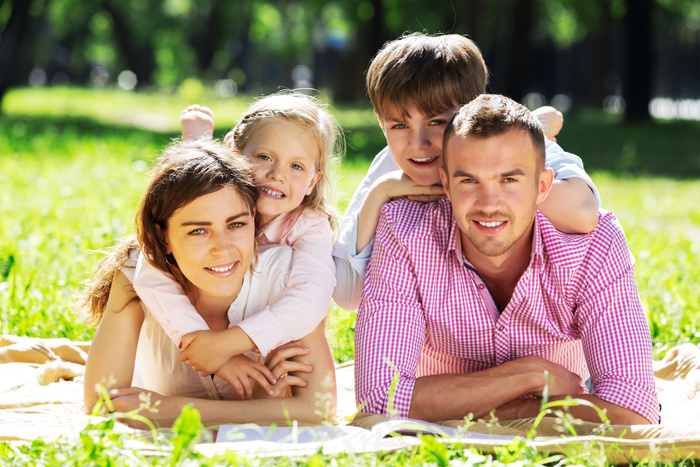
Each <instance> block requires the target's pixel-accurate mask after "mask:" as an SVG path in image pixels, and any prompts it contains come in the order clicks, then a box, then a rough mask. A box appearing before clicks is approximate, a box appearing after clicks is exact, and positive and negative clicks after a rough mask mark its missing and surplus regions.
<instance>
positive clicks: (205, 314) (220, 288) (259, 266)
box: [80, 141, 336, 424]
mask: <svg viewBox="0 0 700 467" xmlns="http://www.w3.org/2000/svg"><path fill="white" fill-rule="evenodd" d="M257 196H258V192H257V188H256V187H255V183H254V180H253V177H252V172H251V170H250V168H249V167H248V165H247V163H246V162H245V161H244V160H243V159H242V158H240V157H238V156H235V155H231V153H230V150H228V149H226V148H224V147H223V146H222V145H220V144H219V143H216V142H202V141H197V142H187V143H177V144H174V145H171V146H170V147H168V148H167V149H166V150H165V151H164V153H163V154H162V156H161V158H160V159H159V161H158V163H157V165H156V167H155V168H154V170H153V173H152V175H151V179H150V181H149V183H148V186H147V189H146V193H145V195H144V197H143V198H142V200H141V203H140V206H139V209H138V212H137V216H136V236H137V238H138V244H137V243H136V240H135V239H130V240H127V241H125V242H124V243H122V245H120V246H119V247H117V249H116V250H115V251H114V252H112V253H111V254H110V255H109V256H108V257H107V258H105V259H104V260H103V261H102V262H101V263H100V265H99V266H98V268H97V270H96V271H95V273H93V276H92V278H91V281H90V284H89V286H88V290H87V292H86V294H85V295H84V296H83V298H82V301H81V303H80V308H81V309H82V310H84V311H86V312H87V313H88V316H89V317H90V319H91V321H92V322H93V323H98V327H97V331H96V333H95V337H94V339H93V342H92V346H91V348H90V353H89V355H88V362H87V368H86V372H85V389H84V399H85V406H86V408H90V407H91V406H93V405H94V404H95V402H97V400H98V394H97V392H96V389H95V385H96V384H98V383H102V384H104V385H107V384H108V383H109V387H110V388H116V389H113V390H112V391H111V392H110V397H111V399H112V403H113V404H114V409H115V410H116V411H120V412H125V411H129V410H132V409H136V408H138V407H139V406H140V404H141V400H140V398H139V394H140V393H143V392H147V393H150V401H151V403H155V402H156V401H159V404H158V410H157V412H153V413H151V412H145V413H144V414H143V415H145V416H147V417H148V418H150V419H152V420H155V421H158V422H159V423H161V424H170V423H172V422H173V421H174V420H175V418H177V416H178V415H179V414H180V411H181V409H182V407H183V406H184V405H186V404H191V405H192V406H193V407H194V408H196V409H197V410H199V412H200V414H201V417H202V422H204V423H210V424H217V423H219V424H220V423H245V422H270V421H277V422H279V421H284V420H287V419H294V420H299V421H301V422H304V423H312V424H314V423H319V422H320V421H321V420H323V419H324V418H333V417H334V416H335V400H336V392H335V377H334V373H333V359H332V357H331V353H330V349H329V348H328V344H327V342H326V339H325V336H324V334H323V329H322V325H321V326H319V327H318V328H317V329H316V330H314V331H313V332H312V333H311V334H309V335H308V336H306V337H305V338H303V339H302V340H301V341H300V342H295V343H291V344H287V345H285V346H282V347H280V348H278V349H277V350H275V351H274V352H272V353H271V354H270V355H269V356H268V359H267V361H266V362H265V364H263V363H261V362H258V361H257V360H259V358H256V356H255V355H250V354H249V355H248V356H245V355H240V356H238V358H237V359H236V357H235V358H234V359H232V360H230V361H229V362H227V364H226V365H225V366H224V368H222V369H221V370H220V372H217V374H216V375H212V376H200V374H199V373H198V372H197V371H195V370H194V369H192V368H191V367H190V366H189V365H188V364H187V363H186V362H181V361H180V360H179V358H178V357H179V354H180V351H179V349H178V348H177V347H175V345H174V344H173V343H172V341H171V340H170V338H169V337H168V336H167V335H166V334H165V332H164V331H163V327H162V326H161V324H160V323H158V322H156V321H155V319H154V317H153V316H152V315H151V314H150V313H149V311H148V310H147V309H144V307H142V305H141V303H140V302H139V300H138V296H137V295H136V294H135V292H134V291H133V288H132V287H131V283H130V277H131V276H133V267H134V265H135V264H136V261H135V259H136V256H137V253H138V252H137V250H136V248H140V249H141V250H142V251H143V252H144V253H145V255H146V256H147V257H148V258H149V260H150V261H151V263H152V264H153V265H155V266H156V267H158V268H160V269H162V270H163V271H165V272H167V273H169V274H172V275H173V276H174V277H175V279H176V280H177V281H178V282H180V284H181V285H182V287H183V288H184V289H185V290H186V291H187V294H188V296H189V297H190V300H191V301H192V303H193V305H194V307H195V309H196V310H197V312H198V313H199V314H200V316H201V317H202V318H203V319H204V320H205V321H206V323H207V325H208V326H209V328H210V329H212V330H223V329H226V328H228V327H230V326H233V325H235V324H236V323H237V322H239V321H241V320H242V319H245V317H246V316H250V315H251V314H254V313H255V312H257V311H259V310H261V309H263V308H264V307H265V306H266V305H268V304H269V303H271V302H273V301H274V300H275V299H276V298H277V296H278V295H279V294H280V293H281V291H282V290H283V289H284V287H285V281H286V276H287V273H288V271H289V264H290V261H291V250H290V249H289V248H288V247H274V248H270V249H267V250H265V251H264V252H260V253H259V254H256V244H255V203H256V200H257ZM173 318H174V319H177V318H178V316H173ZM249 357H252V358H249ZM227 381H232V382H233V383H234V384H233V385H232V384H229V383H228V382H227ZM253 382H255V383H257V391H255V394H253V390H252V386H253V384H252V383H253ZM139 385H141V386H143V388H141V387H139ZM287 388H290V389H291V397H275V398H269V397H266V396H269V395H272V396H279V395H280V394H281V393H283V392H284V391H285V390H288V389H287ZM265 393H267V394H265ZM241 396H243V398H245V399H246V400H240V399H241ZM319 398H320V399H322V402H323V403H324V404H325V405H326V407H327V410H326V412H327V413H320V412H323V411H320V412H319V407H318V401H319ZM235 399H238V400H235Z"/></svg>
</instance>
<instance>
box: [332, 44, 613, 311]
mask: <svg viewBox="0 0 700 467" xmlns="http://www.w3.org/2000/svg"><path fill="white" fill-rule="evenodd" d="M487 81H488V70H487V68H486V64H485V63H484V59H483V57H482V56H481V52H480V51H479V49H478V47H477V46H476V44H475V43H474V42H473V41H471V40H469V39H467V38H465V37H462V36H460V35H456V34H450V35H438V36H428V35H425V34H421V33H414V34H410V35H407V36H404V37H401V38H399V39H397V40H395V41H392V42H389V43H387V44H385V45H384V47H382V49H381V50H380V51H379V52H378V53H377V55H376V56H375V57H374V58H373V59H372V62H371V63H370V66H369V69H368V71H367V78H366V84H367V93H368V94H369V98H370V100H371V101H372V106H373V107H374V111H375V113H376V115H377V119H378V120H379V125H380V127H381V128H382V131H383V133H384V135H385V137H386V140H387V147H386V148H384V149H383V150H382V151H381V152H380V153H379V154H377V156H376V157H375V158H374V161H372V164H371V165H370V168H369V170H368V172H367V175H366V176H365V178H364V180H363V181H362V182H361V183H360V185H359V187H358V188H357V190H356V191H355V194H354V195H353V197H352V200H351V201H350V204H349V206H348V209H347V211H346V213H345V218H344V219H343V223H342V225H341V228H340V235H339V237H338V240H337V241H336V243H335V246H334V249H333V256H334V259H335V264H336V278H337V286H336V288H335V292H334V294H333V299H334V300H335V302H336V303H337V304H338V305H339V306H340V307H342V308H344V309H346V310H357V308H358V306H359V303H360V297H361V294H362V287H363V284H364V274H365V270H366V269H367V263H368V262H369V258H370V256H371V254H372V246H373V240H374V234H375V230H376V227H377V222H378V220H379V210H380V208H381V206H382V205H383V204H384V203H386V202H388V201H391V200H392V199H396V198H406V197H407V198H409V199H414V200H418V201H434V200H437V199H439V198H441V197H442V196H443V194H444V191H443V189H442V187H441V186H440V176H439V167H440V164H441V159H442V138H443V133H444V130H445V127H446V126H447V123H448V122H449V121H450V119H451V118H452V116H453V115H454V114H455V113H456V112H457V110H458V109H459V108H460V107H461V106H462V105H464V104H466V103H467V102H470V101H471V100H472V99H474V98H475V97H477V96H478V95H480V94H483V93H484V92H485V90H486V84H487ZM560 125H561V124H560V123H559V124H558V126H559V127H560ZM556 131H558V129H557V130H556ZM556 131H555V133H556ZM546 150H547V165H548V166H549V167H551V168H552V169H553V171H554V174H555V182H554V184H553V186H552V190H551V191H550V195H549V197H548V198H547V200H546V201H545V202H544V203H542V204H541V205H540V206H539V209H540V210H541V211H542V213H543V214H544V215H545V216H546V217H547V218H548V219H549V220H550V221H551V222H552V224H554V226H555V227H556V228H557V229H558V230H560V231H562V232H566V233H587V232H590V231H591V230H593V229H594V228H595V226H596V224H597V219H598V208H599V206H600V196H599V194H598V190H597V189H596V187H595V185H594V184H593V182H592V181H591V179H590V177H589V176H588V174H586V172H585V171H584V170H583V163H582V162H581V159H580V158H579V157H577V156H575V155H573V154H569V153H566V152H564V151H563V150H562V149H561V147H559V146H558V145H557V144H555V143H553V142H551V141H547V145H546Z"/></svg>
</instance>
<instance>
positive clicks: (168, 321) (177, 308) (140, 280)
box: [132, 253, 209, 346]
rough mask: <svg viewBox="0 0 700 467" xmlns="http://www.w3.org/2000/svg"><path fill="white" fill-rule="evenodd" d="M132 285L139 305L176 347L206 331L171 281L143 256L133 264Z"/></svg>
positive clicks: (174, 281)
mask: <svg viewBox="0 0 700 467" xmlns="http://www.w3.org/2000/svg"><path fill="white" fill-rule="evenodd" d="M132 283H133V286H134V290H135V291H136V293H137V294H138V296H139V298H140V299H141V301H142V302H143V304H144V305H146V308H148V311H149V312H150V313H151V314H152V315H153V317H154V318H155V320H156V321H157V322H158V323H160V325H161V326H163V329H164V330H165V333H166V334H167V335H168V337H170V339H172V341H173V342H174V343H175V345H176V346H179V345H180V340H181V339H182V336H183V335H185V334H187V333H189V332H194V331H202V330H207V329H209V326H207V323H206V321H204V318H202V317H201V315H200V314H199V313H197V310H195V309H194V306H193V305H192V302H190V299H189V298H188V297H187V295H185V291H184V290H183V289H182V287H181V286H180V284H179V283H178V282H177V281H176V280H175V278H174V277H173V276H172V275H171V274H168V273H166V272H165V271H161V270H160V269H158V268H157V267H155V266H153V265H152V264H151V263H149V262H148V261H147V260H146V258H145V257H144V255H143V253H140V254H139V258H138V260H137V262H136V268H135V269H134V277H133V280H132Z"/></svg>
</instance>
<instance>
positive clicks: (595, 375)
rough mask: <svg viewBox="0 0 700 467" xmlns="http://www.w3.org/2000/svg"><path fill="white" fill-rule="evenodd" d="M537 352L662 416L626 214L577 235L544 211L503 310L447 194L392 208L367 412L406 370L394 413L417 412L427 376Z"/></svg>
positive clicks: (370, 279) (365, 330) (382, 254)
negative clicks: (418, 386)
mask: <svg viewBox="0 0 700 467" xmlns="http://www.w3.org/2000/svg"><path fill="white" fill-rule="evenodd" d="M527 355H538V356H541V357H543V358H545V359H547V360H549V361H552V362H555V363H558V364H560V365H563V366H564V367H566V368H568V369H569V370H570V371H572V372H574V373H576V374H578V375H579V376H580V377H581V379H582V380H583V381H586V380H587V379H588V378H589V376H590V378H591V380H592V382H593V387H594V394H595V395H596V396H597V397H599V398H601V399H603V400H606V401H608V402H612V403H614V404H617V405H619V406H621V407H624V408H627V409H629V410H632V411H634V412H636V413H638V414H640V415H642V416H643V417H644V418H646V419H647V420H649V421H650V422H651V423H658V421H659V404H658V402H657V397H656V388H655V385H654V377H653V373H652V352H651V338H650V334H649V327H648V325H647V321H646V317H645V315H644V311H643V310H642V304H641V301H640V299H639V294H638V292H637V286H636V283H635V281H634V258H633V257H632V254H631V253H630V252H629V249H628V247H627V242H626V240H625V235H624V232H623V230H622V227H621V226H620V224H619V222H618V221H617V219H616V218H615V216H614V215H613V214H612V213H610V212H603V211H601V214H600V216H599V221H598V227H597V228H596V229H595V230H594V231H593V232H591V233H590V234H587V235H566V234H563V233H561V232H559V231H557V230H556V229H555V228H554V227H553V226H552V224H551V223H550V222H549V221H548V220H547V219H546V218H545V217H544V216H543V215H542V214H541V213H540V212H539V211H537V214H536V219H535V224H534V233H533V242H532V255H531V258H530V264H529V265H528V267H527V269H526V270H525V272H524V273H523V275H522V277H521V278H520V280H519V281H518V284H517V286H516V288H515V291H514V292H513V296H512V298H511V300H510V302H509V303H508V305H507V306H506V307H505V309H504V310H503V311H502V313H499V310H498V306H497V305H496V303H495V301H494V299H493V297H492V296H491V293H490V292H489V288H488V285H487V284H486V283H485V282H484V281H483V280H482V279H481V277H480V276H479V274H478V273H477V272H476V270H474V268H473V267H472V266H471V265H470V264H469V263H468V262H467V261H466V260H465V259H464V257H463V255H462V250H461V238H460V230H459V227H458V226H457V224H456V223H455V221H454V217H453V215H452V208H451V204H450V202H449V201H448V200H447V198H446V197H445V198H443V199H442V200H441V201H439V202H437V203H428V204H424V203H418V202H412V201H408V200H400V201H395V202H392V203H388V204H385V205H384V207H383V208H382V214H381V217H380V221H379V226H378V227H377V234H376V239H375V245H374V251H373V253H372V259H371V261H370V264H369V267H368V269H367V277H366V281H365V287H364V291H363V297H362V302H361V304H360V309H359V312H358V318H357V327H356V341H355V356H356V372H355V390H356V398H357V403H358V405H360V404H364V405H362V406H361V410H362V411H363V412H370V413H380V414H386V413H387V408H388V401H389V397H390V395H389V394H390V388H391V386H392V381H393V380H394V378H395V376H396V375H398V381H396V388H395V390H394V391H393V398H392V412H394V414H395V415H398V416H402V417H407V416H408V411H409V407H410V405H411V395H412V393H413V386H414V383H415V380H416V378H418V377H421V376H426V375H434V374H462V373H469V372H474V371H480V370H484V369H487V368H490V367H493V366H496V365H500V364H502V363H504V362H507V361H509V360H514V359H516V358H519V357H524V356H527ZM441 397H449V395H443V396H441ZM464 415H467V414H464Z"/></svg>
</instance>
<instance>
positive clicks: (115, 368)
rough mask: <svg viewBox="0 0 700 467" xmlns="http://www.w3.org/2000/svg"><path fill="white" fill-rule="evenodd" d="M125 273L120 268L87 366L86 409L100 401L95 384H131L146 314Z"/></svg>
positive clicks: (84, 391)
mask: <svg viewBox="0 0 700 467" xmlns="http://www.w3.org/2000/svg"><path fill="white" fill-rule="evenodd" d="M134 298H136V294H135V293H134V290H133V289H132V287H131V284H130V283H129V281H128V279H127V278H126V276H125V275H124V274H123V273H122V272H121V271H119V272H118V273H117V275H116V277H115V279H114V282H113V283H112V288H111V291H110V294H109V300H108V302H107V307H106V309H105V312H104V314H103V316H102V320H101V321H100V324H99V325H98V326H97V331H96V332H95V337H94V338H93V340H92V345H91V346H90V351H89V353H88V359H87V363H86V368H85V380H84V389H83V397H84V402H85V409H86V410H87V411H89V410H90V408H91V407H92V406H93V405H94V404H95V403H96V402H97V401H98V399H99V395H98V393H97V392H96V391H95V385H96V384H98V383H99V384H102V385H103V386H105V387H106V388H107V389H110V388H123V387H129V386H131V381H132V379H133V376H134V362H135V361H136V348H137V346H138V342H139V334H140V332H141V325H142V324H143V319H144V314H143V309H142V308H141V303H140V302H139V301H138V300H134Z"/></svg>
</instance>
